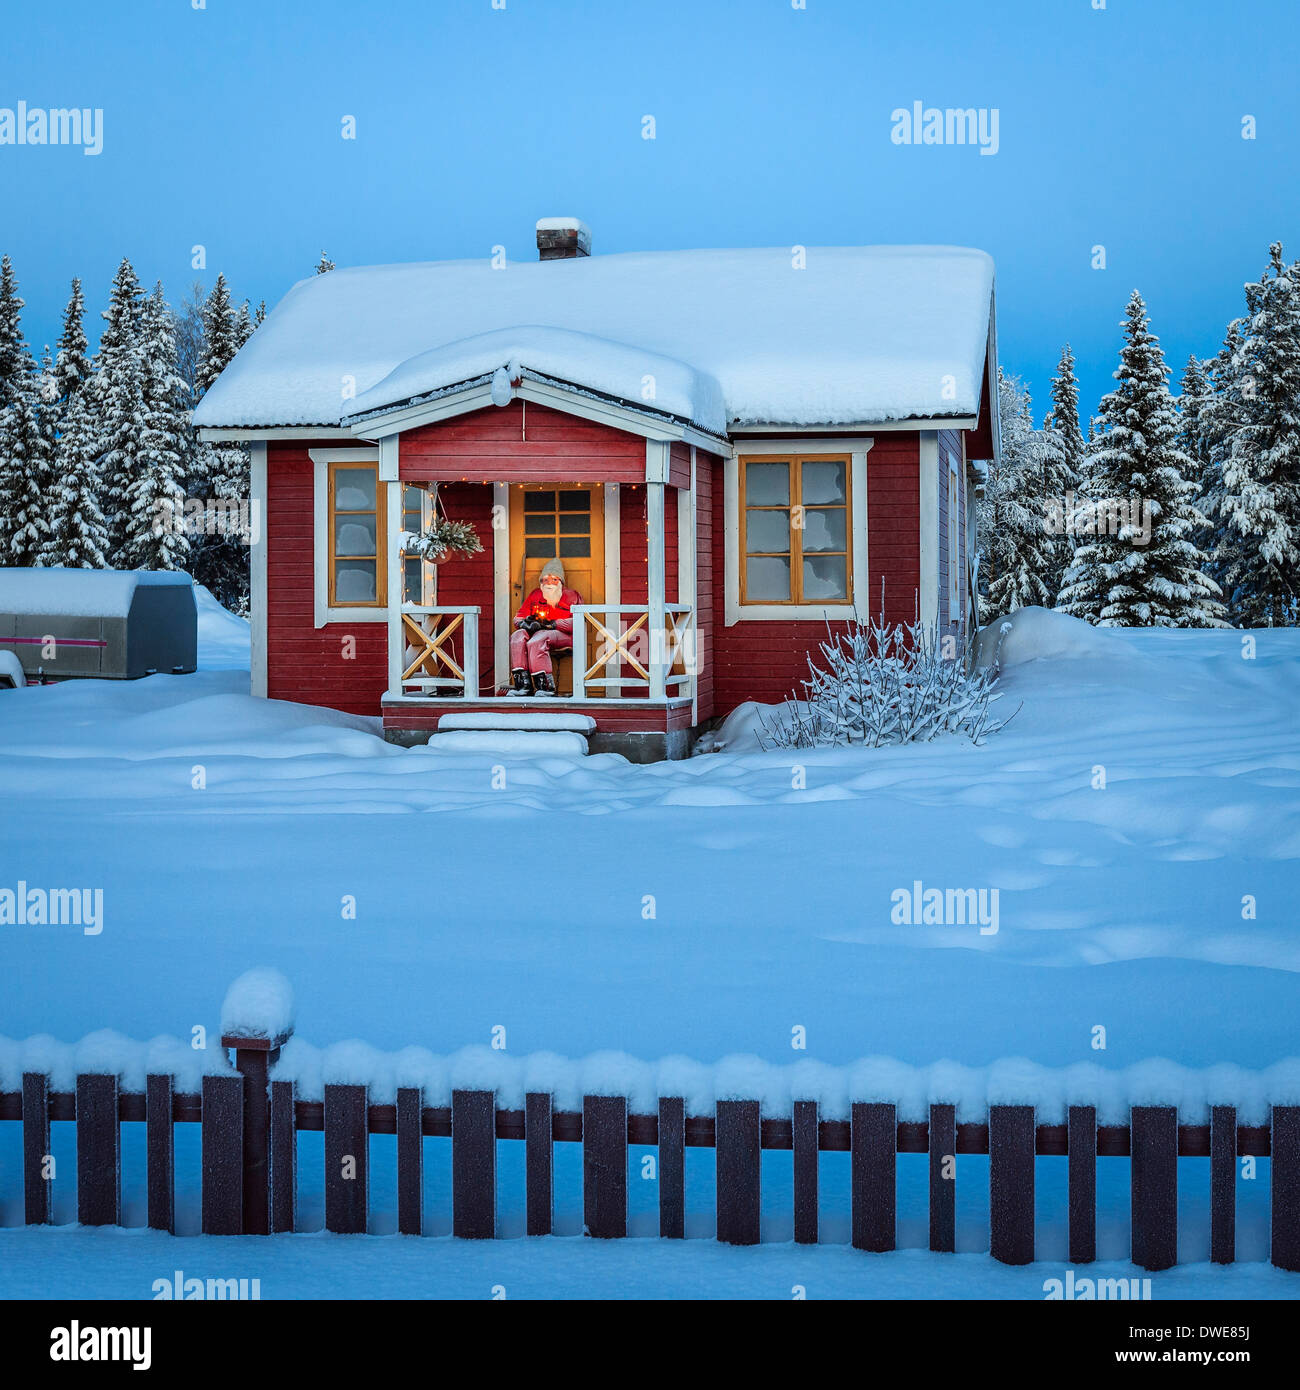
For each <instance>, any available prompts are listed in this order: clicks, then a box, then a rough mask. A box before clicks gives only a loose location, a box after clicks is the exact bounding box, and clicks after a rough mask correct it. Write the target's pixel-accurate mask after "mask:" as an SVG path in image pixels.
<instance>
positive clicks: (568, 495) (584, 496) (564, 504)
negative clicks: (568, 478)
mask: <svg viewBox="0 0 1300 1390" xmlns="http://www.w3.org/2000/svg"><path fill="white" fill-rule="evenodd" d="M560 510H561V511H562V512H589V511H591V494H590V493H589V492H562V493H560Z"/></svg>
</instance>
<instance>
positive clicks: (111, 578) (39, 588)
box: [0, 566, 193, 618]
mask: <svg viewBox="0 0 1300 1390" xmlns="http://www.w3.org/2000/svg"><path fill="white" fill-rule="evenodd" d="M168 584H171V585H183V586H185V587H189V586H191V585H192V584H193V580H191V579H190V577H189V575H188V574H180V573H176V572H173V571H169V570H82V569H59V568H55V567H51V568H49V569H22V568H18V567H16V566H15V567H13V568H10V569H0V613H57V614H60V615H62V616H64V617H69V618H124V617H126V616H127V614H128V613H129V612H130V611H131V601H132V600H133V599H134V598H135V591H136V589H138V588H140V587H141V586H142V585H155V586H158V585H168Z"/></svg>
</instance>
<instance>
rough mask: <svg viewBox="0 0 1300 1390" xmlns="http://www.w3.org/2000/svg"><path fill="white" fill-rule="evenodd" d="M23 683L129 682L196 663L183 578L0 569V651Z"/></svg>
mask: <svg viewBox="0 0 1300 1390" xmlns="http://www.w3.org/2000/svg"><path fill="white" fill-rule="evenodd" d="M4 651H8V652H13V653H14V655H15V656H17V658H18V660H19V662H21V664H22V668H23V670H24V672H25V673H26V674H27V676H28V678H32V677H34V676H36V674H37V673H38V672H40V673H42V674H43V675H44V676H45V677H46V678H53V679H56V680H62V679H67V678H72V677H82V678H90V679H95V680H135V679H137V678H138V677H140V676H150V675H154V674H155V673H157V672H162V673H166V674H181V673H184V672H189V671H193V670H195V669H196V667H197V665H198V616H197V610H196V608H195V604H194V585H193V582H192V581H191V579H190V577H189V575H187V574H177V573H173V572H154V571H148V570H130V571H121V570H82V569H3V568H0V652H4Z"/></svg>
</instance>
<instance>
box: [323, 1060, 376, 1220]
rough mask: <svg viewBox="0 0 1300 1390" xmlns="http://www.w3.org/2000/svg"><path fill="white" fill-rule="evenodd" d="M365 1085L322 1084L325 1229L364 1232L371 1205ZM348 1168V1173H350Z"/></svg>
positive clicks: (368, 1130) (368, 1133) (368, 1132)
mask: <svg viewBox="0 0 1300 1390" xmlns="http://www.w3.org/2000/svg"><path fill="white" fill-rule="evenodd" d="M367 1110H368V1105H367V1094H366V1088H365V1087H364V1086H355V1085H334V1084H328V1085H326V1087H325V1229H326V1230H327V1231H338V1232H340V1233H341V1234H344V1235H364V1234H365V1231H366V1214H367V1211H368V1209H369V1206H370V1177H369V1172H370V1161H369V1160H370V1128H369V1126H368V1124H367V1123H366V1119H367ZM349 1169H350V1172H349Z"/></svg>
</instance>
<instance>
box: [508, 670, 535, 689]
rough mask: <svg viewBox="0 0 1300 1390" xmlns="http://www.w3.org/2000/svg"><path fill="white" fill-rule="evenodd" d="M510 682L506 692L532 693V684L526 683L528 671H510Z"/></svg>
mask: <svg viewBox="0 0 1300 1390" xmlns="http://www.w3.org/2000/svg"><path fill="white" fill-rule="evenodd" d="M510 682H511V684H510V690H509V692H508V693H509V694H511V695H531V694H532V693H533V690H532V686H530V685H529V683H528V672H527V671H525V670H522V669H520V670H517V671H511V673H510Z"/></svg>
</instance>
